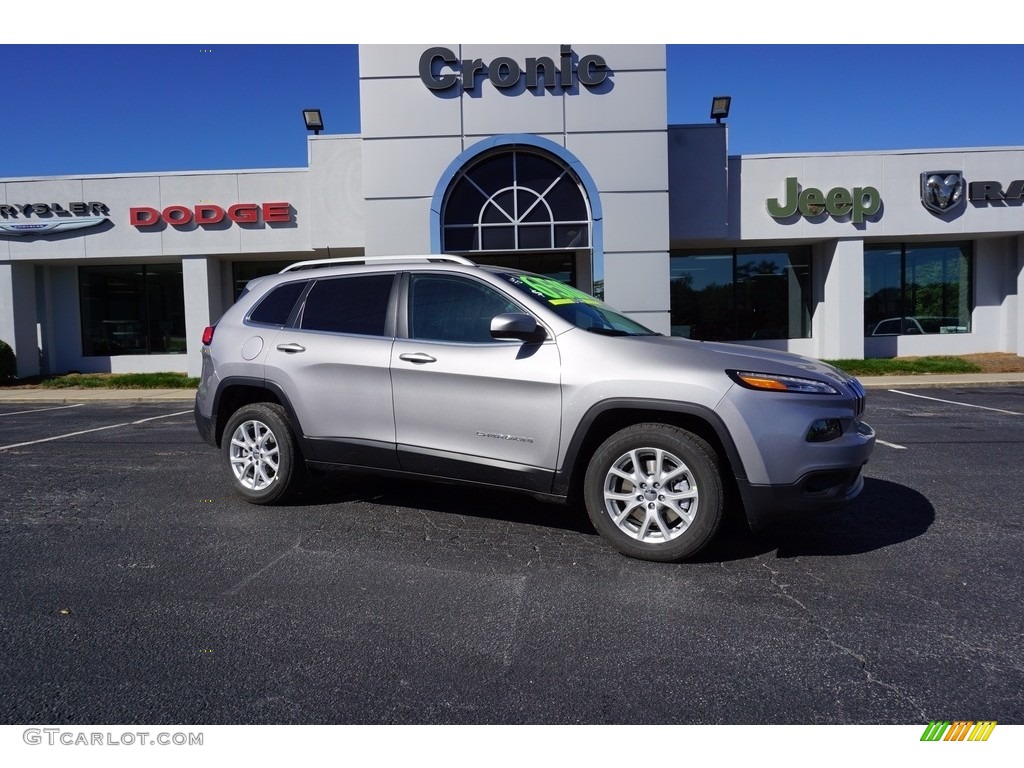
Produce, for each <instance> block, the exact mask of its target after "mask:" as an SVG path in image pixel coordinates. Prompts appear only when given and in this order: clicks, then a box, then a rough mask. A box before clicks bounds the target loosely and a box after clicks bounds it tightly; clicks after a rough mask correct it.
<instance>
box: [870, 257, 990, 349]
mask: <svg viewBox="0 0 1024 768" xmlns="http://www.w3.org/2000/svg"><path fill="white" fill-rule="evenodd" d="M972 308H973V306H972V299H971V245H970V243H943V244H928V245H915V244H901V245H881V246H865V247H864V323H865V334H866V335H868V336H894V335H920V334H930V333H969V332H970V330H971V310H972Z"/></svg>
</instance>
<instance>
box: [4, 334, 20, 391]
mask: <svg viewBox="0 0 1024 768" xmlns="http://www.w3.org/2000/svg"><path fill="white" fill-rule="evenodd" d="M17 372H18V366H17V362H16V361H15V359H14V350H13V349H11V345H10V344H8V343H7V342H6V341H3V340H0V381H8V380H10V379H13V378H14V377H15V375H16V374H17Z"/></svg>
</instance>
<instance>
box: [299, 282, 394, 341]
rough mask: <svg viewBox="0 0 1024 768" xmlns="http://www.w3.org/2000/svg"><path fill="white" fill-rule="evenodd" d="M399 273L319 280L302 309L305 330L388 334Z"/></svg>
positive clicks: (363, 334) (372, 334) (367, 334)
mask: <svg viewBox="0 0 1024 768" xmlns="http://www.w3.org/2000/svg"><path fill="white" fill-rule="evenodd" d="M394 282H395V276H394V275H391V274H388V275H358V276H355V277H336V278H330V279H327V280H317V281H316V283H314V285H313V287H312V288H311V289H310V291H309V293H308V294H307V296H306V303H305V306H304V307H303V309H302V323H301V326H302V329H303V330H305V331H328V332H330V333H349V334H357V335H360V336H384V335H386V329H387V319H388V304H389V302H390V299H391V288H392V286H393V285H394Z"/></svg>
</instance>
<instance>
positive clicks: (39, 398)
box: [0, 388, 196, 404]
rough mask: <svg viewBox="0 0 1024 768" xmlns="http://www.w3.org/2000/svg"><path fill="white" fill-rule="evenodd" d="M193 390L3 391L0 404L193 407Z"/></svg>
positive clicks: (0, 393)
mask: <svg viewBox="0 0 1024 768" xmlns="http://www.w3.org/2000/svg"><path fill="white" fill-rule="evenodd" d="M195 399H196V391H195V390H194V389H6V388H0V403H105V402H123V403H189V404H191V403H194V402H195Z"/></svg>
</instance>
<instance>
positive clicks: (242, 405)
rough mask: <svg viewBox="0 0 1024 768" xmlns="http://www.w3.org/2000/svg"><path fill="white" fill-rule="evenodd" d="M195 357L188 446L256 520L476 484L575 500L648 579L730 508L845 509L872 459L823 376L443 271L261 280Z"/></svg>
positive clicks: (427, 261) (413, 266)
mask: <svg viewBox="0 0 1024 768" xmlns="http://www.w3.org/2000/svg"><path fill="white" fill-rule="evenodd" d="M334 261H335V262H336V261H338V260H334ZM342 261H344V260H342ZM202 354H203V372H202V379H201V383H200V385H199V391H198V393H197V395H196V405H195V418H196V424H197V426H198V428H199V432H200V434H201V435H202V436H203V438H204V439H205V440H206V441H207V442H209V443H211V444H212V445H214V446H217V447H219V448H220V449H221V452H222V454H223V457H224V463H225V465H226V468H227V470H228V477H229V478H230V481H231V483H232V485H233V486H234V488H235V490H236V491H237V492H238V493H239V494H240V495H241V496H243V497H244V498H245V499H247V500H249V501H251V502H253V503H256V504H274V503H277V502H281V501H284V500H285V499H286V498H287V497H288V496H290V495H291V494H292V493H293V492H295V491H296V490H297V489H298V488H299V487H300V485H301V483H302V481H303V479H304V477H305V475H306V469H307V467H314V468H320V469H327V468H348V469H357V470H372V471H376V472H388V473H397V474H401V475H406V476H416V477H421V478H424V477H425V478H437V479H443V480H457V481H464V482H472V483H477V484H481V485H490V486H495V487H501V488H510V489H516V490H520V491H526V492H529V493H532V494H536V495H542V496H546V497H553V498H560V499H570V498H571V499H581V500H582V501H583V502H584V504H585V506H586V509H587V512H588V514H589V516H590V519H591V521H592V522H593V524H594V527H595V528H596V529H597V530H598V532H599V533H600V534H601V535H602V536H604V537H605V538H606V539H607V541H608V542H609V543H611V544H612V546H614V547H615V548H616V549H618V550H619V551H620V552H622V553H624V554H626V555H630V556H632V557H638V558H642V559H646V560H659V561H680V560H683V559H685V558H687V557H690V556H692V555H694V554H695V553H697V552H698V551H699V550H700V549H701V548H702V547H704V546H705V545H706V544H707V543H708V542H709V541H710V540H711V538H712V537H713V535H714V534H715V531H716V530H717V528H718V526H719V523H720V521H721V519H722V514H723V508H724V505H725V496H726V493H727V491H729V490H735V491H737V492H738V498H739V500H740V501H741V502H742V505H743V508H744V511H745V512H746V517H747V520H748V522H749V523H750V524H751V527H752V528H754V529H755V530H757V529H760V528H762V527H763V526H764V525H765V523H767V522H770V521H771V520H772V519H774V518H776V517H778V516H779V515H781V514H783V513H787V512H814V511H821V510H826V509H834V508H838V507H841V506H843V505H844V504H846V503H847V502H849V501H850V500H851V499H853V498H854V497H855V496H857V494H859V493H860V491H861V488H862V487H863V482H864V481H863V478H862V477H861V469H862V467H863V466H864V464H865V462H867V460H868V457H869V456H870V454H871V451H872V450H873V448H874V444H875V435H874V432H873V431H872V430H871V428H870V427H869V426H867V424H865V423H864V422H862V421H861V420H860V419H861V415H862V413H863V412H864V400H865V398H864V389H863V387H861V385H860V383H859V382H858V381H857V380H856V379H854V378H852V377H850V376H848V375H846V374H844V373H843V372H841V371H839V370H837V369H836V368H833V367H831V366H829V365H826V364H824V363H822V362H819V361H817V360H813V359H810V358H805V357H800V356H797V355H793V354H788V353H782V352H774V351H769V350H763V349H757V348H752V347H743V346H739V345H734V344H716V343H709V342H699V341H692V340H689V339H681V338H674V337H667V336H662V335H660V334H658V333H654V332H652V331H650V330H648V329H647V328H645V327H643V326H642V325H640V324H638V323H636V322H635V321H633V320H630V319H629V318H627V317H625V316H623V315H622V314H620V313H618V312H616V311H615V310H613V309H611V308H610V307H608V306H607V305H605V304H603V303H602V302H600V301H598V300H597V299H595V298H593V297H592V296H589V295H587V294H585V293H583V292H581V291H578V290H576V289H575V288H571V287H569V286H567V285H565V284H563V283H561V282H559V281H557V280H554V279H551V278H548V277H542V276H540V275H536V274H531V273H527V272H522V271H519V270H514V269H505V268H501V267H491V266H478V265H475V264H473V263H472V262H470V261H468V260H466V259H463V258H461V257H455V256H422V257H394V258H387V259H374V258H366V259H359V260H357V261H355V262H354V263H348V264H335V265H333V266H331V265H328V264H325V263H322V262H300V263H299V264H295V265H292V266H291V267H289V268H288V269H286V270H285V271H284V272H282V273H281V274H277V275H272V276H268V277H263V278H257V279H255V280H253V281H251V282H250V283H249V284H248V285H247V287H246V290H245V292H244V293H243V295H242V296H241V297H240V298H239V300H238V301H237V302H236V303H235V304H234V306H232V307H231V308H230V309H229V310H228V311H227V312H225V313H224V315H223V317H221V319H220V320H219V321H218V322H217V324H216V326H211V327H210V328H207V329H206V332H205V333H204V336H203V350H202Z"/></svg>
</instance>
